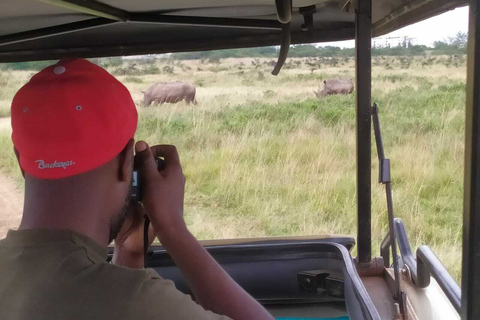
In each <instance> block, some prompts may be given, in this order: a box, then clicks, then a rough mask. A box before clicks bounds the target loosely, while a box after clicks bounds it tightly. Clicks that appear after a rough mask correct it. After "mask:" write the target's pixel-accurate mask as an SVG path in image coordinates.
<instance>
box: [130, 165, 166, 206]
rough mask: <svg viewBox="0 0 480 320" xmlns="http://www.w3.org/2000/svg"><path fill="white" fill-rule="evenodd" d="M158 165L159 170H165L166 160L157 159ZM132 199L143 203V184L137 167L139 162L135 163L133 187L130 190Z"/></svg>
mask: <svg viewBox="0 0 480 320" xmlns="http://www.w3.org/2000/svg"><path fill="white" fill-rule="evenodd" d="M155 163H156V164H157V170H158V171H161V170H163V168H164V160H163V159H161V158H155ZM130 199H131V200H133V201H142V183H141V179H140V172H139V169H138V166H137V161H134V166H133V177H132V187H131V189H130Z"/></svg>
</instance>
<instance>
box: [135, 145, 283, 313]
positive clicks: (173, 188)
mask: <svg viewBox="0 0 480 320" xmlns="http://www.w3.org/2000/svg"><path fill="white" fill-rule="evenodd" d="M135 151H136V155H135V158H136V159H135V161H136V165H137V167H138V168H139V172H140V177H141V183H142V192H143V205H144V206H145V210H146V211H147V214H148V216H149V218H150V221H151V222H152V224H153V226H154V228H155V231H156V233H157V236H158V237H159V238H160V241H161V242H162V245H163V246H164V248H165V249H166V250H167V251H168V253H169V254H170V257H172V259H173V261H174V262H175V264H176V265H177V266H178V267H179V268H180V270H181V271H182V273H183V274H184V276H185V278H186V279H187V282H188V284H189V286H190V288H191V289H192V291H193V294H194V295H195V297H196V298H197V301H198V302H199V304H200V305H201V306H202V307H203V308H205V309H207V310H211V311H213V312H215V313H218V314H222V315H226V316H229V317H230V318H232V319H235V320H257V319H258V320H274V318H273V317H272V316H271V315H270V314H269V313H268V312H267V311H266V310H265V309H264V308H263V307H262V306H261V305H260V304H259V303H258V302H256V301H255V300H254V299H253V298H252V297H251V296H250V295H248V293H246V292H245V290H243V289H242V288H241V287H240V286H239V285H238V284H236V283H235V281H233V279H232V278H230V276H229V275H228V274H227V273H226V272H225V270H223V269H222V267H221V266H220V265H219V264H218V263H217V262H216V261H215V260H214V259H213V258H212V257H211V256H210V255H209V254H208V252H207V251H206V250H205V248H203V247H202V245H201V244H200V243H198V241H197V239H195V237H194V236H193V235H192V234H191V233H190V232H189V231H188V229H187V227H186V225H185V221H184V220H183V195H184V192H185V176H184V175H183V172H182V166H181V165H180V160H179V157H178V153H177V149H176V148H175V147H174V146H168V145H160V146H154V147H152V148H149V147H148V145H147V144H146V143H145V142H144V141H139V142H137V144H136V145H135ZM155 158H163V159H164V164H165V166H164V169H162V170H160V171H158V168H157V164H156V162H155ZM199 266H201V267H199Z"/></svg>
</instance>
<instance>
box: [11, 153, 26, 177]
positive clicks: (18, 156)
mask: <svg viewBox="0 0 480 320" xmlns="http://www.w3.org/2000/svg"><path fill="white" fill-rule="evenodd" d="M13 152H14V153H15V157H17V161H18V167H19V168H20V171H22V176H23V179H25V171H23V169H22V166H21V165H20V153H19V152H18V150H17V148H15V147H13Z"/></svg>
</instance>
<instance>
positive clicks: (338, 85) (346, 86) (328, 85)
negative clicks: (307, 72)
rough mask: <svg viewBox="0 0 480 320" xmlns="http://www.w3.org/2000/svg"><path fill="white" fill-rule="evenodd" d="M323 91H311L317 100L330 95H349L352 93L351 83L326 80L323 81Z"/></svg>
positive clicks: (348, 80)
mask: <svg viewBox="0 0 480 320" xmlns="http://www.w3.org/2000/svg"><path fill="white" fill-rule="evenodd" d="M323 84H324V86H323V90H322V91H320V89H319V90H318V91H313V92H314V93H315V94H316V95H317V97H318V98H321V97H324V96H327V95H331V94H350V93H352V92H353V81H352V80H350V79H328V80H325V81H323Z"/></svg>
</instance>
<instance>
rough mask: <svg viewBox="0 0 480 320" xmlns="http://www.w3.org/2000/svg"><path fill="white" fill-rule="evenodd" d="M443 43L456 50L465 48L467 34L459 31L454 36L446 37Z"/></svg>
mask: <svg viewBox="0 0 480 320" xmlns="http://www.w3.org/2000/svg"><path fill="white" fill-rule="evenodd" d="M445 42H446V43H447V44H449V45H451V46H454V47H456V48H457V49H463V48H466V47H467V44H468V33H466V32H461V31H459V32H457V34H456V35H455V36H453V37H448V38H447V39H446V41H445Z"/></svg>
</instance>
